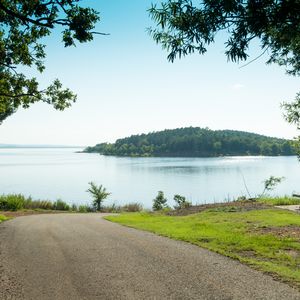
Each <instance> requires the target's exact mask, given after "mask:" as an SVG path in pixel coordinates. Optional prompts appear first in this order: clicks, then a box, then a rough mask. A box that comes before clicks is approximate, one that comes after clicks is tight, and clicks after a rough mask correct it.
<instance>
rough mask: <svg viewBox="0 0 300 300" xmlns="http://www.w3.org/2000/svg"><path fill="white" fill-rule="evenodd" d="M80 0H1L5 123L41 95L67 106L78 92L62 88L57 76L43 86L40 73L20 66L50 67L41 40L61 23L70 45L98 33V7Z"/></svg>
mask: <svg viewBox="0 0 300 300" xmlns="http://www.w3.org/2000/svg"><path fill="white" fill-rule="evenodd" d="M78 2H79V0H36V1H32V0H14V1H10V0H1V1H0V123H1V122H2V121H3V120H4V119H6V118H7V117H8V116H9V115H11V114H12V113H14V112H15V111H16V110H17V109H18V108H19V107H23V108H28V107H29V106H30V105H31V104H33V103H35V102H38V101H42V102H45V103H48V104H51V105H53V106H54V108H55V109H58V110H63V109H65V108H67V107H69V106H70V105H71V104H72V103H73V102H74V101H75V100H76V95H75V94H73V92H71V91H70V90H69V89H66V88H63V86H62V84H61V83H60V81H59V80H58V79H56V80H54V82H53V83H52V84H51V85H50V86H49V87H46V88H42V89H41V88H40V87H39V84H38V81H37V79H36V78H28V77H27V76H26V75H24V73H22V72H21V71H20V69H22V70H24V67H33V66H34V67H36V69H37V70H38V71H39V72H40V73H42V72H43V71H44V69H45V66H44V59H45V57H46V52H45V45H44V44H42V43H41V42H40V41H41V40H42V39H43V38H45V37H47V36H49V35H50V33H51V31H52V30H53V29H54V28H56V27H59V26H60V27H61V28H62V29H63V31H62V41H63V43H64V45H65V47H68V46H72V45H75V41H79V42H80V43H84V42H88V41H91V40H92V39H93V35H94V34H95V33H96V32H93V29H94V27H95V24H96V22H97V21H98V20H99V15H98V13H97V12H96V11H95V10H93V9H91V8H88V7H81V6H79V5H78Z"/></svg>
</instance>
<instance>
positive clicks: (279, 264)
mask: <svg viewBox="0 0 300 300" xmlns="http://www.w3.org/2000/svg"><path fill="white" fill-rule="evenodd" d="M106 219H107V220H110V221H113V222H117V223H120V224H123V225H126V226H130V227H134V228H137V229H142V230H146V231H150V232H153V233H156V234H159V235H163V236H167V237H170V238H173V239H177V240H182V241H186V242H190V243H192V244H195V245H198V246H201V247H204V248H207V249H210V250H212V251H215V252H218V253H220V254H223V255H226V256H229V257H232V258H234V259H238V260H239V261H241V262H243V263H246V264H248V265H251V266H252V267H254V268H256V269H260V270H262V271H265V272H268V273H272V274H273V275H275V276H276V277H278V278H281V279H283V280H285V281H289V282H293V283H294V284H296V285H297V286H300V269H299V266H300V243H299V240H298V238H300V228H299V236H297V237H295V236H293V235H291V236H293V237H291V236H281V237H280V236H278V234H277V233H276V229H277V231H278V229H283V228H285V229H287V230H289V228H290V229H291V230H292V228H298V227H300V216H299V215H298V214H296V213H293V212H289V211H284V210H279V209H273V208H270V209H267V210H253V211H248V212H222V211H220V212H218V211H204V212H202V213H198V214H193V215H188V216H183V217H179V216H166V215H164V214H153V213H132V214H121V215H119V216H108V217H106ZM291 226H293V227H291ZM279 227H280V228H279ZM267 229H269V231H268V230H267ZM273 229H274V230H273ZM270 230H271V231H270ZM273 231H274V232H273Z"/></svg>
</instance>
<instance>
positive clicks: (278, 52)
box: [149, 0, 300, 75]
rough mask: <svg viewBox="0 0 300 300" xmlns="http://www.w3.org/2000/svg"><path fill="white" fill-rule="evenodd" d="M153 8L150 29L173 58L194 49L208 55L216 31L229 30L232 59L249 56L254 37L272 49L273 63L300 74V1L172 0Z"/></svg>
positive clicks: (264, 50) (228, 53) (244, 58)
mask: <svg viewBox="0 0 300 300" xmlns="http://www.w3.org/2000/svg"><path fill="white" fill-rule="evenodd" d="M194 3H197V4H194ZM149 11H150V15H151V17H152V18H153V19H154V21H155V22H156V25H157V28H155V29H151V30H150V32H151V34H152V36H153V38H154V39H155V40H156V42H157V43H160V44H162V46H163V48H166V49H167V50H168V51H169V55H168V59H169V60H171V61H173V60H174V59H175V58H176V57H177V56H179V57H181V56H185V55H187V54H191V53H193V52H198V53H200V54H204V53H205V52H206V50H207V46H208V45H209V44H211V43H213V42H214V41H215V38H216V35H217V33H219V32H221V31H225V32H226V33H227V41H226V43H225V47H226V51H225V54H226V56H227V58H228V59H229V60H231V61H234V62H239V61H243V60H246V59H247V58H248V56H249V54H248V53H249V46H250V43H251V41H253V40H254V39H259V40H260V45H261V48H262V53H264V52H266V51H268V53H269V60H268V61H267V62H268V63H278V64H279V65H282V66H285V67H286V68H287V72H288V73H289V74H292V75H299V74H300V1H299V0H285V1H282V0H281V1H278V0H259V1H258V0H246V1H241V0H222V1H220V0H203V1H192V0H168V1H165V2H163V3H162V4H161V6H160V7H158V6H157V5H153V6H152V8H151V9H150V10H149Z"/></svg>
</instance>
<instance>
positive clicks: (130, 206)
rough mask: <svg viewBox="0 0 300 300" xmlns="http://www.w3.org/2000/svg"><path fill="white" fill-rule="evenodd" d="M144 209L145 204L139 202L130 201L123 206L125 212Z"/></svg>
mask: <svg viewBox="0 0 300 300" xmlns="http://www.w3.org/2000/svg"><path fill="white" fill-rule="evenodd" d="M142 210H143V205H142V204H140V203H137V202H133V203H128V204H126V205H124V206H123V207H122V211H125V212H139V211H142Z"/></svg>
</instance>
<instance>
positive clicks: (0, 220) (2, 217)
mask: <svg viewBox="0 0 300 300" xmlns="http://www.w3.org/2000/svg"><path fill="white" fill-rule="evenodd" d="M6 220H8V218H7V217H5V216H3V215H0V223H1V222H3V221H6Z"/></svg>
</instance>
